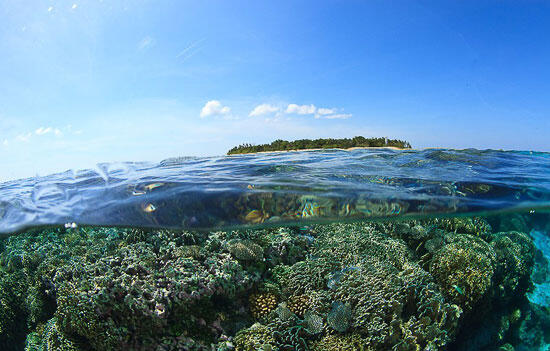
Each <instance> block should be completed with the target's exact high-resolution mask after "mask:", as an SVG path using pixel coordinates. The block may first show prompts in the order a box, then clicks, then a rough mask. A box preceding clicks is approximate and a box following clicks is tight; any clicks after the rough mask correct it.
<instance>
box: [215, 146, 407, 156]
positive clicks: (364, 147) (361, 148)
mask: <svg viewBox="0 0 550 351" xmlns="http://www.w3.org/2000/svg"><path fill="white" fill-rule="evenodd" d="M363 149H369V150H370V149H389V150H417V149H414V148H406V149H405V148H399V147H396V146H373V147H370V146H369V147H367V146H354V147H350V148H347V149H342V148H338V147H331V148H326V149H324V148H315V149H292V150H273V151H258V152H243V153H235V154H225V156H236V155H254V154H267V153H282V152H296V151H322V150H340V151H353V150H363Z"/></svg>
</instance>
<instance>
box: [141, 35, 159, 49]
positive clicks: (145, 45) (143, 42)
mask: <svg viewBox="0 0 550 351" xmlns="http://www.w3.org/2000/svg"><path fill="white" fill-rule="evenodd" d="M154 43H155V39H153V38H151V37H150V36H146V37H145V38H143V39H141V41H140V42H139V44H138V49H140V50H145V49H147V48H148V47H150V46H152V45H153V44H154Z"/></svg>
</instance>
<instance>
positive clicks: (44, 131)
mask: <svg viewBox="0 0 550 351" xmlns="http://www.w3.org/2000/svg"><path fill="white" fill-rule="evenodd" d="M52 130H53V129H52V127H47V128H45V127H40V128H38V129H37V130H35V131H34V134H36V135H44V134H48V133H50V132H51V131H52Z"/></svg>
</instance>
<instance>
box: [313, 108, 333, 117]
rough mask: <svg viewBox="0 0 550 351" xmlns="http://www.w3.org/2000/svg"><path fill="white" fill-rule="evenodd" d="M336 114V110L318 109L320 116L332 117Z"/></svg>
mask: <svg viewBox="0 0 550 351" xmlns="http://www.w3.org/2000/svg"><path fill="white" fill-rule="evenodd" d="M334 112H336V109H334V108H323V107H319V108H318V109H317V113H318V114H320V115H331V114H333V113H334Z"/></svg>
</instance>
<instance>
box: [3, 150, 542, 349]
mask: <svg viewBox="0 0 550 351" xmlns="http://www.w3.org/2000/svg"><path fill="white" fill-rule="evenodd" d="M549 262H550V153H545V152H532V151H502V150H476V149H465V150H452V149H424V150H413V149H408V150H393V149H355V150H338V149H327V150H314V151H291V152H273V153H258V154H243V155H231V156H219V157H177V158H170V159H166V160H163V161H161V162H159V163H151V162H123V163H102V164H98V165H97V166H96V167H95V168H93V169H85V170H69V171H66V172H63V173H57V174H52V175H48V176H36V177H32V178H27V179H21V180H13V181H8V182H4V183H0V350H29V351H30V350H33V351H34V350H36V351H38V350H40V351H46V350H47V351H52V350H62V351H65V350H75V351H76V350H97V351H100V350H101V351H103V350H154V351H157V350H158V351H161V350H197V351H198V350H212V351H225V350H237V351H249V350H263V351H268V350H269V351H272V350H279V351H293V350H296V351H306V350H311V351H322V350H327V351H335V350H349V351H351V350H358V351H359V350H362V351H366V350H392V351H401V350H403V351H408V350H415V351H416V350H425V351H434V350H456V351H463V350H464V351H465V350H497V351H514V350H516V351H524V350H550V263H549Z"/></svg>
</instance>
